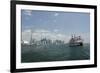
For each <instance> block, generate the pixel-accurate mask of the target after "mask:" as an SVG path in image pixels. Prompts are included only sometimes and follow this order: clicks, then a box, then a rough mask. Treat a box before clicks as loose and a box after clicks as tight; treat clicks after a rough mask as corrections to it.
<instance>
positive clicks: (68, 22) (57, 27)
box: [21, 10, 90, 41]
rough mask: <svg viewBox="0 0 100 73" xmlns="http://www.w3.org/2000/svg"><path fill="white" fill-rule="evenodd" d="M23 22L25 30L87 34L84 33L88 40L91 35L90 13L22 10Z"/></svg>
mask: <svg viewBox="0 0 100 73" xmlns="http://www.w3.org/2000/svg"><path fill="white" fill-rule="evenodd" d="M21 24H22V30H23V31H24V30H28V29H33V30H40V31H41V30H46V31H50V32H56V33H60V34H64V35H71V34H78V35H82V34H86V35H82V36H84V38H86V37H87V39H85V40H88V39H89V35H90V14H89V13H79V12H59V11H56V12H55V11H37V10H22V11H21ZM85 36H86V37H85ZM88 41H89V40H88Z"/></svg>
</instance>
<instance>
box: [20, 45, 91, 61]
mask: <svg viewBox="0 0 100 73" xmlns="http://www.w3.org/2000/svg"><path fill="white" fill-rule="evenodd" d="M88 59H90V44H84V45H83V46H75V47H69V46H68V44H66V45H54V44H52V45H39V46H36V45H31V46H27V45H22V47H21V62H22V63H28V62H49V61H71V60H88Z"/></svg>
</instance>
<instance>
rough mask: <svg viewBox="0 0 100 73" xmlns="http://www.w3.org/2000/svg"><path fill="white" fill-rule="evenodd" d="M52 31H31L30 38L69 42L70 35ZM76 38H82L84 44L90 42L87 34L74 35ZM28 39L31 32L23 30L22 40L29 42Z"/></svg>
mask: <svg viewBox="0 0 100 73" xmlns="http://www.w3.org/2000/svg"><path fill="white" fill-rule="evenodd" d="M54 31H55V32H51V31H48V30H44V29H37V30H34V31H33V33H32V38H33V39H36V40H40V39H41V38H47V39H51V40H62V41H64V42H65V43H68V42H69V40H70V38H71V35H68V34H61V33H56V32H58V30H57V29H55V30H54ZM76 36H82V38H83V39H84V42H85V43H87V42H89V41H90V36H89V34H88V33H80V34H76ZM30 37H31V30H25V31H23V32H22V39H23V40H26V41H30Z"/></svg>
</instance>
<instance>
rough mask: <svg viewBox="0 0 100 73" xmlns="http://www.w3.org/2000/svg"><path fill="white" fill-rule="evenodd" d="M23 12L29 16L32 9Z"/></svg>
mask: <svg viewBox="0 0 100 73" xmlns="http://www.w3.org/2000/svg"><path fill="white" fill-rule="evenodd" d="M24 14H25V15H28V16H31V15H32V10H25V11H24Z"/></svg>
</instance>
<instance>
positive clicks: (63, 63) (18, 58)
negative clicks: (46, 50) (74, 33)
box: [16, 5, 94, 69]
mask: <svg viewBox="0 0 100 73" xmlns="http://www.w3.org/2000/svg"><path fill="white" fill-rule="evenodd" d="M21 9H28V10H29V9H30V10H46V11H47V10H48V11H64V12H84V13H90V41H91V42H90V60H80V61H57V62H37V63H36V62H34V63H21V44H20V43H21V41H20V40H21V37H20V36H21ZM86 64H94V10H93V9H84V8H70V7H51V6H35V5H16V68H17V69H23V68H39V67H54V66H72V65H86Z"/></svg>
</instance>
